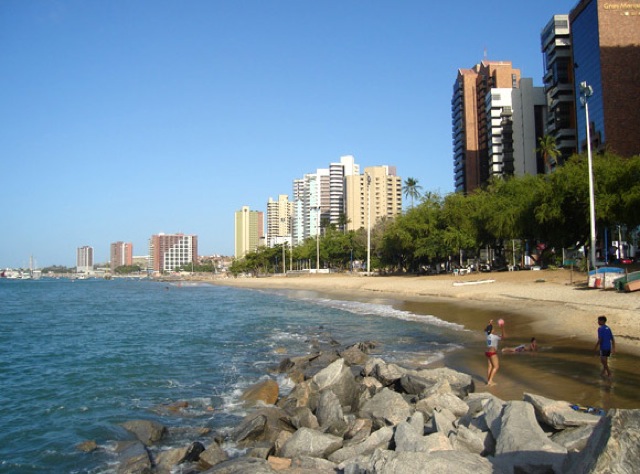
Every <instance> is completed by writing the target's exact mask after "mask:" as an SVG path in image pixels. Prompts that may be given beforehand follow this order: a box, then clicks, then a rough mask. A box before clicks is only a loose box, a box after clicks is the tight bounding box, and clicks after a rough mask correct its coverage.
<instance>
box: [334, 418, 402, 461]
mask: <svg viewBox="0 0 640 474" xmlns="http://www.w3.org/2000/svg"><path fill="white" fill-rule="evenodd" d="M392 440H393V428H392V427H390V426H385V427H383V428H380V429H379V430H377V431H374V432H373V433H371V435H370V436H369V437H368V438H367V439H365V440H364V441H362V442H361V443H353V444H349V445H348V446H344V447H343V448H341V449H338V450H337V451H335V452H334V453H332V454H331V455H330V456H329V461H331V462H334V463H342V462H344V461H346V460H347V459H352V458H356V457H358V456H362V455H368V454H371V453H373V452H374V451H375V450H377V449H389V447H390V445H391V441H392Z"/></svg>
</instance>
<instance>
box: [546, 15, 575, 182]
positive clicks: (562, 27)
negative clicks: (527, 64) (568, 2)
mask: <svg viewBox="0 0 640 474" xmlns="http://www.w3.org/2000/svg"><path fill="white" fill-rule="evenodd" d="M540 40H541V44H542V53H543V63H544V78H543V81H544V91H545V94H546V97H547V119H546V121H545V127H544V133H545V135H548V136H550V137H553V138H554V140H555V143H556V148H557V149H558V151H559V152H560V155H559V156H558V157H557V159H554V158H551V159H550V160H549V162H547V163H544V167H545V170H544V171H545V173H550V172H552V171H553V170H554V169H555V168H556V167H557V166H560V165H562V164H564V162H565V161H567V159H569V157H571V155H573V154H574V153H575V152H576V151H577V145H576V97H575V94H574V83H573V81H574V77H573V58H572V52H571V28H570V26H569V15H554V16H553V18H552V19H551V20H550V21H549V23H547V25H546V26H545V27H544V29H543V30H542V33H541V35H540Z"/></svg>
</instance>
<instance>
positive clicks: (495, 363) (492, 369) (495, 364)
mask: <svg viewBox="0 0 640 474" xmlns="http://www.w3.org/2000/svg"><path fill="white" fill-rule="evenodd" d="M500 330H501V333H500V335H499V336H498V335H496V334H493V319H492V320H491V321H489V325H488V326H487V327H486V328H485V332H486V333H487V350H486V351H485V353H484V355H485V356H486V357H487V385H493V384H494V382H493V377H495V375H496V372H498V369H499V368H500V360H499V359H498V343H499V342H500V340H502V339H504V338H505V337H506V334H505V332H504V323H501V324H500Z"/></svg>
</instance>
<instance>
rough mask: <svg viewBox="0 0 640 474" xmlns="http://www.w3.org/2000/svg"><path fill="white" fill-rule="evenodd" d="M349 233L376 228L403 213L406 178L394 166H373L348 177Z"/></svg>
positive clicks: (346, 207) (347, 214)
mask: <svg viewBox="0 0 640 474" xmlns="http://www.w3.org/2000/svg"><path fill="white" fill-rule="evenodd" d="M345 211H346V217H347V220H348V222H347V230H358V229H367V228H369V227H371V228H373V227H374V226H375V224H376V222H378V221H379V220H380V219H383V218H386V217H395V216H397V215H399V214H401V213H402V178H400V177H399V176H397V175H396V169H395V167H394V166H370V167H367V168H365V169H364V173H363V174H360V175H357V174H354V175H350V176H347V177H346V206H345Z"/></svg>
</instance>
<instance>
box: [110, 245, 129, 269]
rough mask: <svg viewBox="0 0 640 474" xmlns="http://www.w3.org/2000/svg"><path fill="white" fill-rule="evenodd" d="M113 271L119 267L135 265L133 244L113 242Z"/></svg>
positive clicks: (111, 263) (111, 260)
mask: <svg viewBox="0 0 640 474" xmlns="http://www.w3.org/2000/svg"><path fill="white" fill-rule="evenodd" d="M110 255H111V259H110V267H111V271H114V270H115V269H116V268H118V267H122V266H125V265H126V266H131V265H133V244H132V243H131V242H113V243H112V244H111V252H110Z"/></svg>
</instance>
